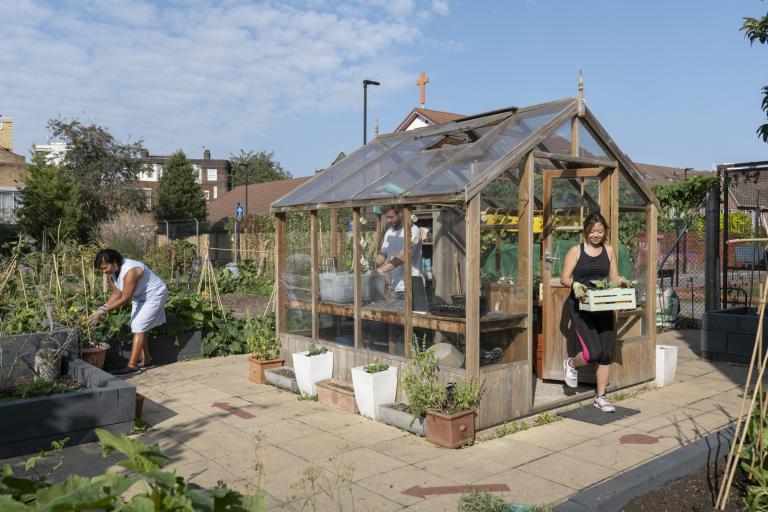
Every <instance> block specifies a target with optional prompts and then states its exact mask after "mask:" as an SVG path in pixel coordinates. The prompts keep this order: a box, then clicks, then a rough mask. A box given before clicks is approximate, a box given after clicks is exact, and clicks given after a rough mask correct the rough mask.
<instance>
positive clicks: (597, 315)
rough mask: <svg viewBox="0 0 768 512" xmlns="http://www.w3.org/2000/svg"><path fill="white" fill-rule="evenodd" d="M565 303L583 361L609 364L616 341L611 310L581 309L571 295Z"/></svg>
mask: <svg viewBox="0 0 768 512" xmlns="http://www.w3.org/2000/svg"><path fill="white" fill-rule="evenodd" d="M566 304H567V307H568V313H570V315H571V320H572V321H573V328H574V330H575V331H576V337H577V339H578V342H579V347H580V348H581V351H582V354H583V356H584V361H586V362H588V363H598V364H611V362H612V361H613V346H614V344H615V343H616V330H615V327H614V323H613V311H596V312H590V311H581V310H580V309H579V305H578V303H577V302H576V299H575V298H574V297H573V296H571V297H570V298H569V299H568V301H567V302H566Z"/></svg>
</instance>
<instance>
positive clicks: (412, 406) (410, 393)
mask: <svg viewBox="0 0 768 512" xmlns="http://www.w3.org/2000/svg"><path fill="white" fill-rule="evenodd" d="M411 346H412V351H411V355H412V357H411V360H410V361H409V362H408V366H406V367H405V370H404V372H403V381H402V386H403V391H405V396H406V397H407V398H408V409H409V410H410V412H411V414H413V415H414V416H416V417H419V416H424V415H425V414H426V413H427V410H428V409H434V408H435V405H436V404H442V403H444V402H445V400H446V397H447V392H446V390H445V388H444V387H443V386H442V385H440V383H439V382H438V381H437V356H435V354H434V352H432V351H431V350H428V349H427V348H426V337H424V338H422V340H421V342H419V341H418V340H417V339H416V338H415V337H414V339H413V341H412V344H411Z"/></svg>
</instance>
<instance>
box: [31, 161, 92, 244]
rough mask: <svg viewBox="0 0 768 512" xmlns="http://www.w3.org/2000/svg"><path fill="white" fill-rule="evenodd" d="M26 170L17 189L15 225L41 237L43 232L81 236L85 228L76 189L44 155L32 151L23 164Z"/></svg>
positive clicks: (83, 215) (86, 228)
mask: <svg viewBox="0 0 768 512" xmlns="http://www.w3.org/2000/svg"><path fill="white" fill-rule="evenodd" d="M27 170H28V171H29V174H28V175H27V178H26V179H25V183H24V190H23V191H22V192H21V203H22V205H21V208H20V209H19V210H18V213H17V215H18V218H19V225H20V226H21V228H22V229H23V230H24V231H25V232H26V233H28V234H30V235H32V236H34V237H37V238H38V239H41V238H42V237H43V233H44V232H45V233H47V234H49V235H57V236H59V237H60V238H65V237H68V236H76V237H77V238H78V239H80V240H84V239H85V238H86V237H87V235H88V232H89V226H90V224H89V223H88V220H87V217H86V214H85V209H84V207H83V204H82V200H81V199H82V198H81V196H80V191H79V190H78V188H77V186H75V184H74V183H72V181H70V180H69V179H67V178H66V177H65V176H63V175H62V173H60V172H59V169H57V168H56V166H54V165H48V164H47V163H46V162H45V156H43V155H41V154H36V155H35V156H34V157H33V159H32V163H30V164H28V165H27Z"/></svg>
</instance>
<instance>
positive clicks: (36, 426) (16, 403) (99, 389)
mask: <svg viewBox="0 0 768 512" xmlns="http://www.w3.org/2000/svg"><path fill="white" fill-rule="evenodd" d="M63 362H64V368H63V371H64V372H66V375H67V376H69V377H70V378H71V379H73V380H75V381H77V382H79V383H80V384H82V385H83V386H84V389H82V390H78V391H72V392H69V393H60V394H55V395H50V396H43V397H36V398H24V399H19V400H3V401H0V418H7V419H11V418H12V421H0V458H7V457H13V456H16V455H23V454H29V453H33V452H37V451H39V450H42V449H47V448H50V446H51V442H52V441H57V440H61V439H64V438H69V442H68V443H67V444H68V445H75V444H80V443H87V442H91V441H95V440H96V435H95V433H94V430H95V429H96V428H104V429H107V430H109V431H110V432H113V433H128V432H130V431H131V430H132V429H133V417H134V407H135V400H136V388H135V387H134V386H133V385H131V384H129V383H127V382H125V381H123V380H121V379H119V378H117V377H114V376H112V375H110V374H108V373H106V372H104V371H102V370H99V369H98V368H95V367H94V366H91V365H90V364H87V363H85V362H83V361H81V360H80V359H76V358H66V359H64V361H63Z"/></svg>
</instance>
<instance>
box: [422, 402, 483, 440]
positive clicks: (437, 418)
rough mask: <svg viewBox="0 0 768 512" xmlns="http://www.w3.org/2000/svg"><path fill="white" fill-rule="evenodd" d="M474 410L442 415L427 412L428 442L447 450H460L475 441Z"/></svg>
mask: <svg viewBox="0 0 768 512" xmlns="http://www.w3.org/2000/svg"><path fill="white" fill-rule="evenodd" d="M475 414H476V411H475V410H474V409H470V410H468V411H462V412H457V413H456V414H442V413H439V412H436V411H427V418H426V422H425V423H426V426H427V441H429V442H431V443H434V444H436V445H438V446H443V447H445V448H458V447H460V446H464V445H465V444H469V443H472V442H474V440H475Z"/></svg>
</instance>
